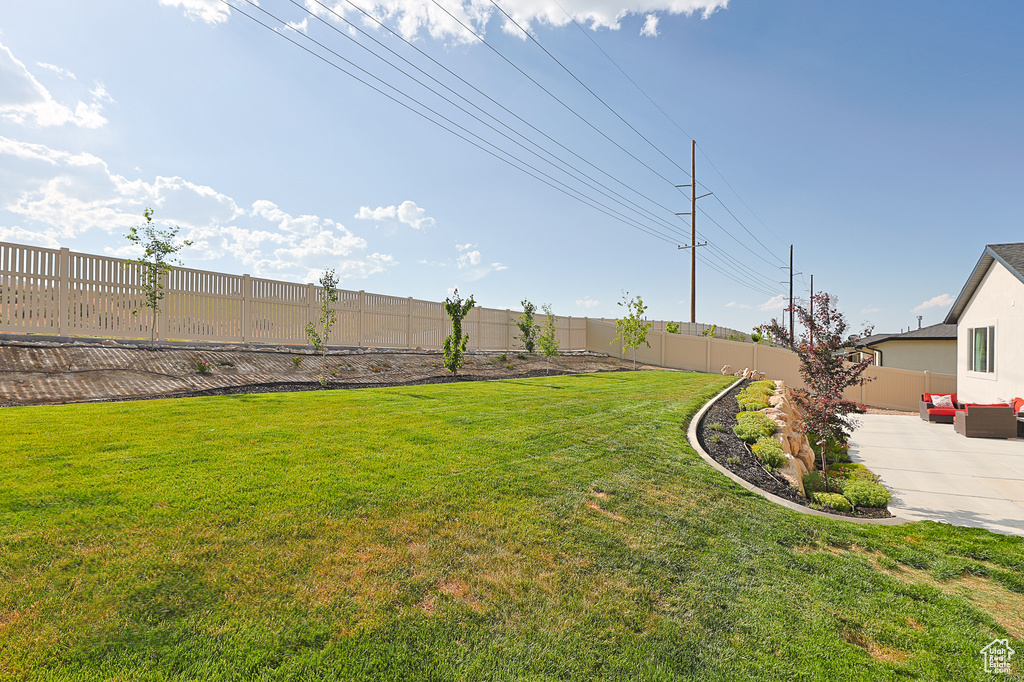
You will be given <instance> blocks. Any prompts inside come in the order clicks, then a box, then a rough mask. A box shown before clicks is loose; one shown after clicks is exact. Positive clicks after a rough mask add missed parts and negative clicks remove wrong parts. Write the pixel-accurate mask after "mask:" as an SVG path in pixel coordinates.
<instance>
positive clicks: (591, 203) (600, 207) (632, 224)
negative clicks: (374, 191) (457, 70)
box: [221, 0, 677, 244]
mask: <svg viewBox="0 0 1024 682" xmlns="http://www.w3.org/2000/svg"><path fill="white" fill-rule="evenodd" d="M244 1H245V2H246V3H248V4H250V5H252V6H253V7H255V8H256V9H258V10H260V11H261V12H263V13H264V14H266V15H267V16H269V17H271V18H272V19H274V20H275V21H277V22H279V23H281V24H282V25H285V22H284V21H283V20H281V19H280V18H279V17H277V16H275V15H274V14H272V13H270V12H268V11H267V10H265V9H263V8H261V7H259V6H258V5H256V4H255V3H254V2H253V0H244ZM221 2H223V3H224V4H225V5H228V6H229V7H231V8H232V9H234V10H235V11H237V12H238V13H239V14H241V15H242V16H245V17H247V18H248V19H250V20H252V21H254V22H255V23H257V24H259V25H260V26H262V27H263V28H265V29H267V30H269V31H270V32H272V33H274V34H275V35H277V36H279V37H281V38H283V39H285V40H287V41H288V42H290V43H292V44H293V45H295V46H296V47H298V48H299V49H301V50H303V51H305V52H307V53H309V54H311V55H312V56H314V57H316V58H317V59H319V60H321V61H323V62H324V63H326V64H328V65H329V66H331V67H333V68H335V69H337V70H338V71H341V72H342V73H344V74H345V75H347V76H349V77H350V78H352V79H354V80H356V81H358V82H359V83H361V84H363V85H365V86H366V87H368V88H370V89H371V90H373V91H375V92H377V93H379V94H381V95H383V96H384V97H387V98H388V99H390V100H391V101H393V102H395V103H396V104H399V105H401V106H402V107H404V108H405V109H408V110H409V111H411V112H412V113H414V114H416V115H417V116H420V117H421V118H423V119H425V120H427V121H429V122H431V123H433V124H434V125H436V126H438V127H439V128H441V129H443V130H445V131H447V132H449V133H451V134H452V135H454V136H456V137H458V138H459V139H461V140H463V141H465V142H468V143H469V144H471V145H473V146H474V147H477V148H478V149H480V150H481V151H483V152H485V153H487V154H489V155H491V156H493V157H494V158H496V159H498V160H500V161H502V162H504V163H506V164H508V165H510V166H512V167H513V168H516V169H517V170H519V171H521V172H523V173H525V174H526V175H529V176H530V177H533V178H534V179H536V180H539V181H540V182H543V183H544V184H546V185H548V186H549V187H552V188H553V189H555V190H557V191H559V192H561V193H563V194H565V195H567V196H569V197H571V198H573V199H576V200H577V201H580V202H581V203H583V204H585V205H587V206H590V207H591V208H595V209H596V210H598V211H600V212H602V213H604V214H605V215H608V216H609V217H612V218H615V219H616V220H618V221H619V222H622V223H624V224H626V225H629V226H630V227H633V228H635V229H637V230H640V231H641V232H645V233H647V234H649V235H650V236H653V237H655V238H657V239H660V240H662V241H664V242H666V243H669V244H676V243H677V240H675V239H670V238H668V237H666V236H665V235H664V234H662V233H660V232H657V231H655V230H653V229H650V228H647V227H645V226H642V225H640V224H639V223H637V222H635V221H633V220H631V219H628V218H624V217H623V216H622V215H621V214H617V212H615V211H614V210H612V209H608V208H607V207H605V206H603V205H602V204H600V202H596V201H594V200H593V199H590V198H588V197H585V196H584V195H582V194H580V193H579V192H578V191H576V190H572V189H571V188H568V191H567V190H566V189H562V188H561V187H558V186H556V185H555V184H553V183H552V182H549V181H547V180H545V179H544V178H542V177H538V176H537V175H534V174H533V173H531V172H529V171H528V170H526V169H524V168H523V167H521V166H518V165H516V164H515V163H513V162H512V161H509V159H506V158H505V157H503V156H501V155H499V154H497V153H495V152H493V151H491V150H489V149H486V148H485V147H483V146H482V145H481V144H478V143H476V142H474V141H473V140H471V139H469V137H466V136H464V135H462V134H460V133H458V132H456V131H455V130H452V129H451V128H449V127H447V126H445V125H443V124H442V123H440V122H438V121H437V120H435V119H432V118H430V117H429V116H427V115H426V114H424V113H423V112H421V111H419V110H417V109H415V108H413V107H412V106H410V105H409V104H407V103H405V102H403V101H401V100H399V99H397V98H396V97H394V96H392V95H390V94H388V93H387V92H385V91H383V90H381V89H380V88H378V87H376V86H374V85H373V84H371V83H369V82H367V81H366V80H364V79H362V78H360V77H359V76H357V75H355V74H353V73H352V72H350V71H348V70H346V69H345V68H343V67H342V66H339V65H338V64H335V63H334V62H332V61H331V60H329V59H327V58H326V57H324V56H323V55H320V54H317V53H316V52H314V51H313V50H310V49H309V48H307V47H306V46H304V45H301V44H300V43H298V42H297V41H295V40H293V39H292V38H290V37H289V36H287V35H284V34H283V33H281V32H280V31H278V30H276V29H274V28H273V27H272V26H270V25H268V24H266V23H264V22H262V21H260V20H259V19H257V18H256V17H254V16H252V15H251V14H249V13H247V12H245V11H244V10H242V9H241V8H239V7H237V6H235V5H232V4H231V3H230V2H228V0H221ZM304 37H305V38H306V39H307V40H309V41H310V42H312V43H314V44H316V45H318V46H319V47H321V48H322V49H324V50H327V51H328V52H330V53H331V54H333V55H335V56H336V57H338V58H339V59H341V60H342V61H344V62H346V63H348V64H350V65H352V66H353V67H354V68H356V69H357V70H359V71H362V72H363V73H366V74H367V75H368V76H370V77H371V78H373V79H374V80H377V81H380V82H381V83H382V84H383V85H385V86H386V87H388V88H390V89H392V90H395V91H396V92H398V93H400V94H401V95H402V96H404V97H406V98H408V99H409V100H411V101H413V102H415V103H416V104H418V105H419V106H421V107H423V108H424V109H426V110H427V111H429V112H431V113H433V114H434V115H436V116H438V117H439V118H441V119H442V120H444V121H446V122H448V123H450V124H451V125H452V126H454V127H456V128H458V129H459V130H462V131H464V132H465V133H466V134H467V135H470V136H472V137H477V139H481V138H479V137H478V136H476V135H474V134H473V133H471V132H469V131H468V130H466V129H465V128H463V127H462V126H460V125H459V124H457V123H455V122H454V121H452V120H451V119H449V118H447V117H445V116H444V115H442V114H440V113H438V112H436V111H434V110H433V109H431V108H430V107H428V106H427V105H425V104H423V103H422V102H420V101H419V100H417V99H416V98H414V97H412V96H410V95H408V94H407V93H404V92H402V91H401V90H399V89H398V88H395V87H394V86H391V85H390V84H387V83H384V81H382V80H381V79H380V78H378V77H377V76H374V75H373V74H370V73H368V72H367V71H366V70H365V69H362V68H361V67H359V66H358V65H355V64H353V63H352V62H351V61H349V60H347V59H345V58H344V57H342V56H341V55H338V54H337V53H336V52H334V51H333V50H331V49H330V48H328V47H326V46H325V45H323V44H322V43H320V42H318V41H316V40H314V39H313V38H310V37H309V36H304ZM481 142H484V143H485V144H488V145H490V146H492V147H494V145H493V144H491V143H489V142H486V141H485V140H482V139H481ZM494 148H495V149H497V150H498V151H500V152H501V153H502V154H505V155H507V156H508V157H510V158H512V159H514V160H515V161H518V162H519V163H522V164H523V165H524V166H526V167H527V168H531V169H533V167H532V166H530V165H529V164H527V163H525V162H523V161H522V160H521V159H518V158H517V157H515V156H514V155H512V154H510V153H508V152H507V151H505V150H501V149H499V148H498V147H494ZM533 170H536V169H533ZM538 172H540V171H538ZM542 175H543V173H542ZM572 192H576V193H572ZM577 195H579V196H577Z"/></svg>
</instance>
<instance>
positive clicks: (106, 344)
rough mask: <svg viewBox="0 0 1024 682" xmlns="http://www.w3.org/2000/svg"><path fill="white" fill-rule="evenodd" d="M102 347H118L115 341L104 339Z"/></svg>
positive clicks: (101, 343)
mask: <svg viewBox="0 0 1024 682" xmlns="http://www.w3.org/2000/svg"><path fill="white" fill-rule="evenodd" d="M100 345H101V346H117V341H114V340H113V339H103V340H102V341H100Z"/></svg>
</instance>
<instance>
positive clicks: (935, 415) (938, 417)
mask: <svg viewBox="0 0 1024 682" xmlns="http://www.w3.org/2000/svg"><path fill="white" fill-rule="evenodd" d="M934 396H949V398H950V402H951V403H952V404H951V405H950V406H949V407H936V406H935V402H934V400H933V397H934ZM957 409H963V404H961V403H958V402H957V400H956V393H922V394H921V419H923V420H925V421H926V422H932V423H935V424H952V423H953V417H954V416H955V415H956V411H957Z"/></svg>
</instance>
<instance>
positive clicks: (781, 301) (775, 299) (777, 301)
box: [757, 294, 789, 313]
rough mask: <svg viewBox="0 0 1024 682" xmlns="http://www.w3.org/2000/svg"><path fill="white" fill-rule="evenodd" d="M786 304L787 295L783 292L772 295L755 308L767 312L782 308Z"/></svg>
mask: <svg viewBox="0 0 1024 682" xmlns="http://www.w3.org/2000/svg"><path fill="white" fill-rule="evenodd" d="M788 305H789V297H787V296H786V295H785V294H778V295H777V296H772V297H771V298H769V299H768V300H767V301H765V302H764V303H762V304H761V305H759V306H757V309H758V310H760V311H761V312H765V313H768V312H773V311H777V310H783V309H784V308H786V306H788Z"/></svg>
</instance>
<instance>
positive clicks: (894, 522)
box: [686, 379, 910, 526]
mask: <svg viewBox="0 0 1024 682" xmlns="http://www.w3.org/2000/svg"><path fill="white" fill-rule="evenodd" d="M741 381H743V379H737V380H736V381H734V382H733V383H731V384H729V385H728V386H726V387H725V388H724V389H723V390H722V392H721V393H719V394H718V395H716V396H715V397H714V398H712V399H711V400H709V401H707V402H706V403H704V406H703V407H701V408H700V410H698V411H697V414H695V415H693V418H692V419H691V420H690V426H689V428H687V430H686V439H687V440H688V441H690V447H691V448H693V449H694V450H695V451H696V452H697V454H698V455H700V457H701V459H703V460H704V461H705V462H707V463H708V464H710V465H711V466H712V467H714V468H715V469H716V470H717V471H719V472H720V473H722V474H725V475H726V476H728V477H729V478H730V479H731V480H732V481H734V482H735V483H738V484H739V485H741V486H743V487H744V488H746V489H747V490H749V491H750V492H752V493H757V494H758V495H760V496H761V497H763V498H764V499H766V500H768V501H769V502H774V503H775V504H778V505H780V506H783V507H786V508H787V509H791V510H793V511H795V512H800V513H801V514H809V515H811V516H821V517H824V518H826V519H832V520H834V521H849V522H851V523H866V524H873V525H879V526H899V525H902V524H904V523H909V522H910V520H909V519H903V518H900V517H898V516H892V517H890V518H887V519H855V518H850V517H848V516H836V515H833V514H829V513H827V512H823V511H819V510H817V509H811V508H810V507H805V506H803V505H800V504H797V503H796V502H790V501H789V500H787V499H784V498H781V497H779V496H778V495H773V494H771V493H769V492H767V491H765V490H761V489H760V488H758V487H757V486H756V485H754V484H753V483H750V482H748V481H744V480H743V479H742V478H740V477H739V476H737V475H736V474H734V473H733V472H731V471H729V470H728V469H726V468H725V467H723V466H722V465H721V464H719V463H718V462H716V461H715V460H714V458H712V457H711V455H709V454H708V453H706V452H705V451H704V448H702V447H701V446H700V440H699V439H698V438H697V427H698V426H699V425H700V421H701V419H703V418H704V413H705V412H707V411H708V410H709V409H711V406H712V405H714V404H715V403H716V402H718V401H719V400H721V399H722V398H723V397H724V396H725V394H726V393H728V392H729V391H731V390H732V389H733V388H734V387H735V386H736V384H738V383H740V382H741Z"/></svg>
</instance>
